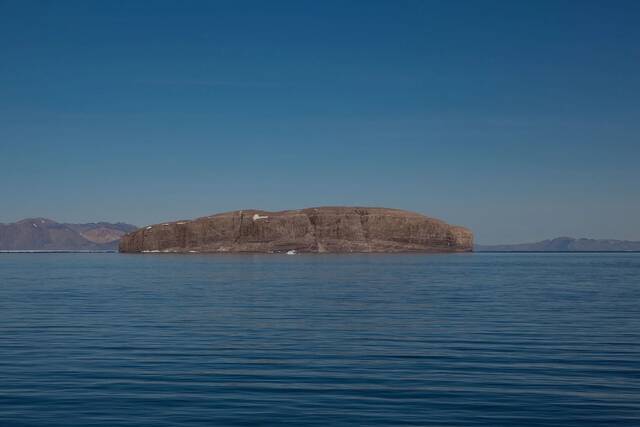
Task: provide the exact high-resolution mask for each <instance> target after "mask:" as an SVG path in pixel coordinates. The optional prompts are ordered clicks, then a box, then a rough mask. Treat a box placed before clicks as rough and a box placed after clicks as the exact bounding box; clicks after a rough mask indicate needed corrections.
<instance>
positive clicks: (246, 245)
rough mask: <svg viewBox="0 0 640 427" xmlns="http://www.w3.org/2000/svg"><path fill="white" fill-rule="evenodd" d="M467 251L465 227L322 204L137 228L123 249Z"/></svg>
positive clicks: (469, 244)
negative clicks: (318, 206)
mask: <svg viewBox="0 0 640 427" xmlns="http://www.w3.org/2000/svg"><path fill="white" fill-rule="evenodd" d="M292 250H295V251H297V252H318V253H322V252H329V253H331V252H334V253H344V252H469V251H472V250H473V234H472V233H471V231H469V230H468V229H466V228H463V227H456V226H451V225H449V224H446V223H445V222H443V221H440V220H437V219H433V218H429V217H426V216H424V215H420V214H417V213H413V212H407V211H402V210H398V209H385V208H359V207H321V208H309V209H301V210H290V211H281V212H267V211H261V210H242V211H234V212H227V213H221V214H218V215H212V216H209V217H204V218H198V219H195V220H193V221H178V222H171V223H165V224H158V225H153V226H149V227H145V228H141V229H139V230H136V231H134V232H132V233H129V234H127V235H125V236H123V237H122V239H121V241H120V251H121V252H183V253H184V252H187V253H189V252H262V253H280V252H287V251H292Z"/></svg>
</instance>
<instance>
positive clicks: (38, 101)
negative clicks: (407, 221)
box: [0, 0, 640, 244]
mask: <svg viewBox="0 0 640 427" xmlns="http://www.w3.org/2000/svg"><path fill="white" fill-rule="evenodd" d="M638 22H640V2H639V1H599V2H591V1H560V0H554V1H549V2H545V1H531V2H524V1H517V2H514V1H503V2H493V1H467V2H465V1H401V0H393V1H392V0H389V1H384V2H380V1H369V0H367V1H364V0H363V1H344V0H340V1H324V0H323V1H317V0H314V1H290V2H288V1H254V2H248V1H202V2H198V1H177V0H176V1H173V2H167V1H153V2H151V1H113V0H105V1H77V2H74V1H49V2H44V1H40V2H35V1H26V0H14V1H7V0H0V221H1V222H11V221H15V220H18V219H21V218H24V217H30V216H45V217H49V218H52V219H55V220H58V221H66V222H86V221H95V220H108V221H126V222H130V223H134V224H137V225H141V226H142V225H145V224H148V223H156V222H161V221H165V220H173V219H181V218H192V217H197V216H203V215H207V214H211V213H214V212H220V211H226V210H235V209H243V208H263V209H269V210H271V209H274V210H280V209H289V208H300V207H309V206H321V205H364V206H385V207H397V208H404V209H408V210H413V211H417V212H421V213H425V214H428V215H431V216H435V217H439V218H442V219H444V220H446V221H448V222H451V223H456V224H461V225H466V226H468V227H470V228H472V229H473V230H474V232H475V233H476V240H477V241H478V242H479V243H486V244H488V243H510V242H522V241H532V240H540V239H543V238H549V237H555V236H560V235H570V236H575V237H595V238H619V239H637V240H640V189H639V183H640V137H639V135H640V25H639V24H638Z"/></svg>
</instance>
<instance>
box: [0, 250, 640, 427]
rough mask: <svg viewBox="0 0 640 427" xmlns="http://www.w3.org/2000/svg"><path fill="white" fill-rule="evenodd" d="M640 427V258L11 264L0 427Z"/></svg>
mask: <svg viewBox="0 0 640 427" xmlns="http://www.w3.org/2000/svg"><path fill="white" fill-rule="evenodd" d="M255 424H259V425H294V426H302V425H318V426H326V425H442V426H450V425H460V426H474V425H483V426H501V425H518V426H527V425H530V426H535V425H545V426H589V425H602V426H614V425H625V426H638V425H640V254H467V255H345V256H332V255H298V256H279V255H266V256H258V255H256V256H231V255H227V256H204V255H202V256H200V255H190V256H184V255H183V256H179V255H157V256H152V255H119V254H2V255H0V425H1V426H31V425H43V426H44V425H46V426H58V425H59V426H142V425H148V426H182V425H184V426H211V425H255Z"/></svg>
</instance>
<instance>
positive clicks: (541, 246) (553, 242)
mask: <svg viewBox="0 0 640 427" xmlns="http://www.w3.org/2000/svg"><path fill="white" fill-rule="evenodd" d="M474 250H475V251H476V252H487V251H503V252H616V251H640V242H633V241H630V240H612V239H574V238H572V237H558V238H556V239H550V240H543V241H541V242H535V243H519V244H514V245H475V247H474Z"/></svg>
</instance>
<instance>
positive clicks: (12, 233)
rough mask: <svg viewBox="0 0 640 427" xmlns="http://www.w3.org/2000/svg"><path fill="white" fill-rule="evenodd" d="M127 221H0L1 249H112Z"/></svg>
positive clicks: (34, 219)
mask: <svg viewBox="0 0 640 427" xmlns="http://www.w3.org/2000/svg"><path fill="white" fill-rule="evenodd" d="M136 228H137V227H136V226H134V225H130V224H124V223H117V224H111V223H108V222H98V223H89V224H61V223H58V222H55V221H52V220H50V219H46V218H28V219H23V220H22V221H18V222H14V223H11V224H1V223H0V250H5V251H18V250H45V251H46V250H114V249H117V248H118V242H119V241H120V237H121V236H123V235H124V234H126V233H128V232H130V231H133V230H135V229H136Z"/></svg>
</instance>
